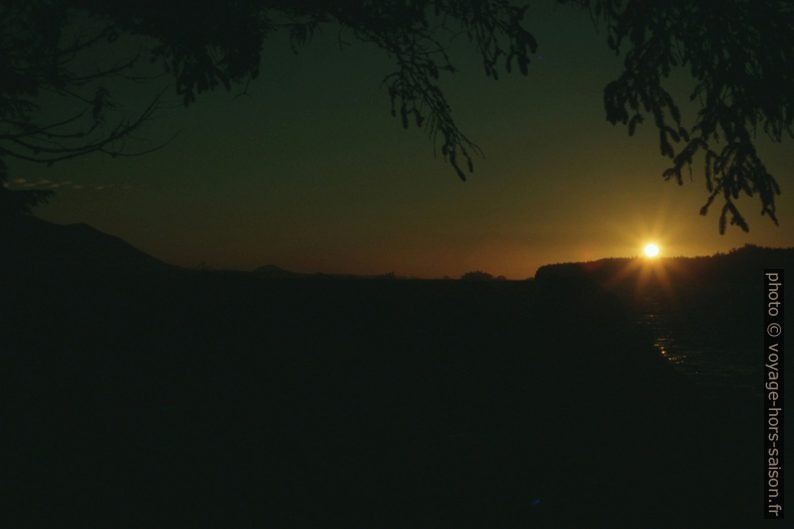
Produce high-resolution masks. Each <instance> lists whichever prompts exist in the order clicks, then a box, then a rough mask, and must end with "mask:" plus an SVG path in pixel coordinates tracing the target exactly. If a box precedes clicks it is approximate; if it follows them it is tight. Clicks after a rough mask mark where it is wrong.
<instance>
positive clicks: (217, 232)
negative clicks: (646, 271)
mask: <svg viewBox="0 0 794 529" xmlns="http://www.w3.org/2000/svg"><path fill="white" fill-rule="evenodd" d="M527 27H528V29H529V30H530V31H532V32H533V34H534V35H535V36H536V38H537V39H538V41H539V50H538V54H537V57H536V59H535V60H534V62H533V63H532V64H531V65H530V71H529V75H528V76H527V77H523V76H520V75H516V74H513V75H511V76H508V75H504V76H502V78H500V80H499V81H493V80H490V79H488V78H486V77H485V76H484V74H483V72H482V68H481V67H480V65H479V64H478V62H477V61H476V59H475V57H474V55H473V54H472V53H471V50H469V49H468V47H467V46H466V45H465V42H463V39H462V38H461V42H460V46H458V43H456V44H455V49H454V50H453V61H454V62H455V63H456V65H457V66H458V67H459V69H460V70H461V71H459V72H458V73H457V74H454V75H452V76H449V77H448V78H447V79H445V82H444V86H445V88H446V93H447V96H448V98H449V100H450V102H451V103H452V106H453V109H454V113H455V116H456V117H457V120H458V123H459V125H460V126H461V127H462V128H463V130H464V131H465V132H466V133H467V134H468V136H469V137H470V138H471V139H473V140H474V141H475V142H476V143H478V144H479V145H480V146H481V147H482V149H483V151H484V152H485V155H486V159H477V160H475V164H476V169H475V173H474V174H473V175H471V177H470V179H469V181H467V182H465V183H462V182H460V181H459V180H458V179H457V177H456V175H455V173H454V171H453V170H452V169H451V168H450V167H449V166H448V165H447V164H446V163H445V162H444V161H443V160H442V159H441V158H440V157H438V158H434V156H433V149H432V145H431V143H430V141H429V139H428V138H427V136H426V134H425V132H424V131H423V130H417V129H414V128H412V129H408V130H403V129H402V127H401V125H400V122H399V120H396V119H392V118H391V116H390V114H389V100H388V95H387V94H386V91H385V89H384V88H383V87H382V86H381V84H380V81H381V79H382V78H383V76H384V75H385V74H386V73H388V72H389V71H390V65H389V63H388V61H387V59H386V58H385V56H384V55H383V54H382V53H381V52H380V51H378V50H377V49H373V48H371V47H368V46H366V45H362V44H353V45H351V46H349V47H346V48H345V49H342V50H340V49H339V46H338V39H337V33H336V32H335V31H334V30H333V29H332V28H326V29H325V30H324V31H322V32H321V33H320V34H318V35H317V36H316V37H315V39H314V40H313V41H311V42H310V43H309V44H308V45H307V46H306V47H305V48H304V49H302V51H301V52H300V53H299V54H298V55H293V54H292V52H291V51H290V49H289V46H288V45H287V43H286V39H272V40H271V41H269V42H268V43H267V49H266V51H265V57H266V58H265V62H264V65H263V68H262V74H261V76H260V78H259V79H258V80H257V81H256V82H255V83H253V84H252V85H251V87H250V89H249V91H248V95H247V96H243V97H238V98H233V97H232V96H230V95H228V94H226V93H218V94H213V95H210V96H205V97H201V98H199V101H198V103H197V104H196V105H194V106H192V107H191V108H189V109H187V110H181V109H180V110H173V111H170V112H169V113H167V114H165V115H163V116H161V118H160V119H158V120H157V121H156V122H154V123H152V124H150V126H149V128H148V129H147V130H146V131H145V133H146V135H147V136H149V137H152V138H154V139H157V138H164V137H167V136H168V135H169V134H170V133H171V132H173V131H177V130H179V131H181V133H180V135H179V136H178V137H177V138H176V139H175V140H174V141H173V142H172V143H171V144H170V145H169V146H168V147H167V148H165V149H163V150H161V151H158V152H156V153H152V154H149V155H147V156H144V157H139V158H126V159H111V158H108V157H103V156H99V155H96V156H90V157H86V158H82V159H77V160H74V161H69V162H63V163H60V164H56V165H55V166H53V167H51V168H45V167H41V166H35V165H29V164H24V163H15V164H13V165H12V167H11V169H12V173H11V174H12V181H15V180H16V179H24V182H23V181H21V180H20V181H16V183H14V185H15V186H24V185H30V184H31V183H33V184H35V185H36V186H38V187H47V186H49V185H51V183H53V182H54V183H59V184H60V187H59V189H58V190H59V192H58V194H57V196H56V198H55V200H53V201H52V203H51V204H50V205H48V206H46V207H43V208H40V209H39V210H38V211H37V213H38V214H39V215H40V216H41V217H43V218H46V219H49V220H53V221H57V222H86V223H89V224H91V225H93V226H95V227H97V228H99V229H101V230H103V231H106V232H109V233H112V234H115V235H118V236H120V237H122V238H124V239H126V240H127V241H129V242H130V243H132V244H133V245H135V246H137V247H139V248H140V249H142V250H144V251H146V252H148V253H151V254H152V255H155V256H157V257H159V258H161V259H163V260H165V261H168V262H171V263H175V264H180V265H186V266H195V265H197V264H199V263H201V262H205V263H207V264H208V265H210V266H212V267H218V268H238V269H251V268H254V267H256V266H259V265H263V264H268V263H272V264H276V265H279V266H282V267H285V268H289V269H293V270H297V271H305V272H314V271H324V272H349V273H362V274H369V273H383V272H388V271H394V272H396V273H398V274H401V275H414V276H422V277H433V276H442V275H450V276H457V275H460V274H462V273H463V272H466V271H469V270H474V269H481V270H486V271H488V272H491V273H494V274H504V275H506V276H508V277H515V278H522V277H528V276H531V275H533V274H534V272H535V270H536V268H537V267H538V266H540V265H542V264H544V263H548V262H558V261H571V260H584V259H595V258H600V257H607V256H624V255H633V254H637V253H639V251H640V246H641V244H642V243H644V242H645V241H647V240H651V239H653V240H656V241H658V242H659V243H660V245H661V246H662V249H663V252H664V253H665V254H667V255H696V254H707V253H713V252H716V251H725V250H728V249H730V248H732V247H737V246H741V245H743V244H745V243H747V242H752V243H755V244H761V245H769V246H794V230H793V229H792V227H794V200H792V198H791V197H792V194H791V193H792V191H794V179H792V177H791V176H792V174H791V172H792V171H791V170H792V168H794V149H792V148H791V142H788V143H784V144H783V145H773V144H771V143H770V142H764V141H759V145H760V147H761V150H762V153H764V154H765V155H766V161H767V163H768V167H769V168H770V170H771V172H772V173H773V174H774V175H776V176H777V177H778V180H779V182H780V183H781V187H782V188H783V195H782V196H781V197H779V200H778V210H779V217H780V221H781V226H780V227H775V226H774V225H773V224H772V222H771V221H769V220H768V219H767V218H766V217H763V218H762V217H760V216H759V215H758V213H757V212H758V211H759V210H760V205H759V204H757V203H756V202H753V201H747V200H743V201H740V202H739V205H740V207H741V208H742V211H743V212H744V213H745V214H746V217H747V219H748V220H749V222H750V228H751V231H750V233H749V234H745V233H742V232H741V231H740V230H738V229H729V232H728V233H727V234H726V235H725V236H720V235H719V234H718V231H717V217H718V213H719V204H715V206H716V207H715V208H714V210H713V211H712V212H711V214H710V215H709V216H707V217H701V216H699V215H698V210H699V208H700V206H701V205H702V202H703V201H704V200H705V196H706V192H705V186H704V183H703V174H702V169H701V168H700V167H695V171H694V178H693V181H692V182H691V183H688V184H686V185H684V186H683V187H679V186H677V185H676V184H674V183H672V182H664V180H663V179H662V177H661V173H662V171H663V170H664V169H665V168H666V167H667V166H668V165H667V161H666V160H665V159H664V158H662V157H661V156H660V154H659V147H658V140H657V138H658V136H657V133H656V130H655V128H654V127H653V126H651V125H644V126H641V127H640V128H639V130H638V132H637V134H636V135H635V136H634V137H629V136H628V135H627V132H626V129H625V127H621V126H617V127H613V126H612V125H610V124H609V123H608V122H607V121H606V119H605V112H604V109H603V103H602V91H603V88H604V86H605V84H606V83H607V82H608V81H609V80H611V79H613V78H614V77H615V76H616V75H617V73H618V72H619V71H620V59H619V58H616V57H614V56H613V55H612V54H611V53H610V52H609V50H608V49H607V47H606V44H605V42H604V40H605V37H604V35H603V34H602V35H598V34H597V33H596V31H595V30H594V28H593V26H592V23H591V22H590V20H589V18H588V17H587V16H586V15H584V14H582V13H579V12H577V11H575V10H573V9H569V8H564V7H553V8H536V9H531V10H530V11H529V15H528V24H527ZM458 47H459V49H458ZM679 85H680V86H681V87H684V86H685V80H683V81H681V82H679ZM141 90H142V91H143V90H144V89H143V88H141ZM130 100H131V101H133V102H134V101H135V100H136V98H135V97H131V98H130ZM45 180H46V181H49V182H46V181H45Z"/></svg>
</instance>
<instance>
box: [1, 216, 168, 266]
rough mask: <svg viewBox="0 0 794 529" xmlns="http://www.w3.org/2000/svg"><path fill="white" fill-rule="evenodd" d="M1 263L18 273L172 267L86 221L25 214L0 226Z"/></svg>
mask: <svg viewBox="0 0 794 529" xmlns="http://www.w3.org/2000/svg"><path fill="white" fill-rule="evenodd" d="M0 248H2V249H3V253H4V254H5V255H6V256H7V257H6V258H5V259H4V260H3V264H2V266H3V267H4V268H7V270H6V271H7V272H14V273H18V274H23V275H26V274H30V273H53V274H58V275H62V276H67V275H72V274H77V275H86V274H91V275H94V276H105V275H107V274H113V275H117V274H120V273H124V272H145V271H153V270H158V269H166V268H174V267H173V266H172V265H168V264H166V263H164V262H162V261H160V260H159V259H156V258H155V257H152V256H151V255H148V254H146V253H144V252H142V251H141V250H139V249H137V248H135V247H134V246H132V245H131V244H129V243H127V242H126V241H124V240H122V239H121V238H119V237H116V236H113V235H108V234H107V233H104V232H101V231H99V230H97V229H96V228H93V227H91V226H89V225H87V224H82V223H81V224H65V225H64V224H55V223H52V222H47V221H45V220H42V219H39V218H36V217H32V216H25V217H22V218H20V219H18V220H16V221H14V222H13V223H9V224H6V225H4V226H3V227H2V228H0Z"/></svg>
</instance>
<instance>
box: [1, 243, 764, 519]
mask: <svg viewBox="0 0 794 529" xmlns="http://www.w3.org/2000/svg"><path fill="white" fill-rule="evenodd" d="M36 259H38V258H34V257H30V258H29V259H28V260H27V261H24V263H22V264H19V263H21V261H20V262H17V264H13V260H11V262H12V264H10V265H9V264H8V262H9V261H6V266H7V267H9V268H8V269H7V270H6V273H5V274H4V276H3V277H4V280H3V281H4V282H3V284H2V288H3V295H2V299H3V310H4V312H5V314H4V318H5V319H4V321H5V324H6V325H7V326H8V327H7V331H6V333H4V334H5V337H4V339H3V343H4V345H3V351H4V352H3V364H4V366H3V370H2V373H3V374H2V377H3V380H2V387H3V390H4V393H5V395H6V396H5V398H4V399H3V401H4V411H3V417H4V421H3V422H4V426H3V430H4V436H3V437H4V440H3V442H4V443H7V446H6V447H5V449H4V459H5V460H6V468H5V469H4V474H5V475H6V476H7V477H9V478H10V479H8V480H7V481H6V485H5V489H6V490H4V491H3V496H4V499H5V501H6V502H7V505H8V507H7V508H6V509H4V510H3V512H2V516H3V517H6V518H8V520H11V519H14V520H15V521H14V523H13V524H10V522H5V523H2V524H0V525H2V526H4V527H25V526H39V527H111V528H121V527H217V528H250V527H262V528H288V527H295V528H304V527H346V528H356V527H367V528H411V529H420V528H432V527H439V528H446V527H450V528H464V527H474V528H483V529H490V528H500V527H504V528H507V527H582V528H588V527H593V528H600V527H603V528H633V527H638V528H639V527H642V528H657V527H658V528H668V527H676V528H684V527H699V528H700V527H748V528H749V527H756V526H757V525H758V522H759V521H760V519H761V490H762V489H761V486H762V485H761V437H760V436H761V430H760V428H761V426H760V424H761V415H760V411H761V403H760V401H757V400H754V399H752V398H748V397H747V395H746V394H744V393H740V392H736V393H732V392H730V391H726V392H724V393H721V394H720V395H719V396H716V397H715V395H714V394H713V393H710V392H708V391H706V390H704V389H702V388H701V387H699V386H698V385H697V384H694V383H693V382H692V380H691V379H689V378H685V377H682V376H681V375H679V374H678V373H676V372H674V371H673V370H672V369H671V368H670V367H669V365H668V364H667V363H666V362H664V361H663V360H662V359H660V357H659V355H658V354H657V353H656V351H655V350H654V348H653V346H652V337H651V336H648V335H647V334H645V333H644V331H643V330H642V329H640V328H638V327H637V326H636V325H635V321H634V319H633V316H632V314H631V310H630V308H628V307H627V306H626V304H625V303H624V302H623V301H620V300H619V298H618V297H616V296H613V295H611V294H608V293H604V292H603V291H602V290H600V289H598V288H596V287H592V288H584V287H583V286H582V285H581V284H575V285H573V284H570V285H569V284H567V283H566V282H565V281H556V282H554V281H551V282H482V283H477V282H472V283H464V282H454V281H446V282H445V281H399V280H391V281H390V280H334V279H327V278H284V279H275V278H261V277H256V276H253V275H250V274H232V273H217V272H216V273H210V272H204V273H199V272H189V271H183V270H177V269H170V268H167V267H159V266H156V265H152V264H151V263H150V264H141V263H137V264H135V265H130V266H127V267H126V268H125V267H124V266H121V265H119V266H118V267H115V268H113V269H108V268H106V267H104V268H101V269H98V268H96V267H91V266H85V265H84V263H83V264H81V262H80V261H79V259H78V260H77V262H76V263H71V264H69V263H66V264H64V262H58V264H57V266H56V265H54V264H53V262H52V261H47V262H38V261H36ZM138 265H139V266H138Z"/></svg>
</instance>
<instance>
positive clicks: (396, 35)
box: [0, 0, 794, 233]
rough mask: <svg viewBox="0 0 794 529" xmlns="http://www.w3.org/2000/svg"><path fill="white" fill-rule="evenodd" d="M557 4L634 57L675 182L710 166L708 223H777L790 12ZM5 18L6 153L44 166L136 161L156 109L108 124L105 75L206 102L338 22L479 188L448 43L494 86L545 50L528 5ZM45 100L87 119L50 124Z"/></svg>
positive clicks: (639, 94) (642, 106) (119, 7)
mask: <svg viewBox="0 0 794 529" xmlns="http://www.w3.org/2000/svg"><path fill="white" fill-rule="evenodd" d="M558 1H559V2H560V3H564V4H571V5H573V6H578V7H580V8H582V9H586V10H587V11H588V12H589V13H590V15H591V16H592V18H593V20H594V22H595V23H597V24H599V25H604V26H606V28H607V45H608V46H609V48H611V49H612V50H613V51H614V52H615V53H616V54H619V55H622V56H623V59H624V70H623V72H622V74H621V75H620V76H619V77H618V78H617V79H615V80H614V81H612V82H611V83H609V84H608V85H607V86H606V88H605V90H604V104H605V108H606V117H607V120H608V121H610V122H611V123H613V124H617V123H621V124H624V125H626V126H627V128H628V132H629V134H633V133H634V131H635V130H636V127H637V126H638V125H639V124H640V123H642V122H643V121H644V120H645V119H646V118H650V119H652V120H653V123H654V125H655V127H656V128H657V130H658V132H659V146H660V152H661V154H662V155H663V156H665V157H667V158H669V159H670V160H671V167H670V168H669V169H668V170H666V171H665V172H664V174H663V176H664V178H665V179H667V180H671V179H674V180H675V181H677V182H678V183H679V184H680V183H682V182H683V177H682V172H683V170H684V169H685V168H686V169H688V170H689V171H691V170H692V166H693V164H695V163H699V162H697V160H700V159H701V158H702V160H703V167H704V173H705V182H706V187H707V192H708V194H707V199H706V202H705V204H704V206H703V207H702V209H701V213H702V214H704V215H705V214H706V213H707V212H708V210H709V208H710V206H711V205H712V204H713V203H714V202H715V200H717V199H718V198H721V199H722V201H723V206H722V211H721V214H720V217H719V228H720V232H721V233H724V231H725V229H726V224H727V222H728V220H730V223H731V224H734V225H737V226H739V227H740V228H742V229H744V230H747V229H748V224H747V221H746V220H745V218H744V217H743V216H742V214H741V213H740V212H739V210H738V208H737V206H736V201H737V200H738V199H739V198H740V197H741V196H750V197H758V199H759V201H760V204H761V214H762V215H766V216H768V217H769V218H770V219H772V220H773V221H774V222H775V223H777V222H778V220H777V214H776V209H775V197H776V196H777V195H779V193H780V187H779V185H778V183H777V180H776V179H775V177H774V176H773V175H772V174H770V173H769V171H768V170H767V169H766V166H765V164H764V162H763V160H762V159H761V157H760V155H759V153H758V151H757V149H756V145H755V139H756V137H757V134H758V133H759V132H762V133H764V134H766V135H767V136H769V137H770V138H771V139H772V140H773V141H775V142H780V141H782V139H783V137H785V136H788V137H793V136H794V127H793V126H792V125H794V75H792V73H791V72H792V69H791V68H790V65H791V63H792V59H793V58H794V6H793V5H792V3H791V2H790V1H788V0H758V1H754V2H752V3H751V2H746V1H743V0H723V1H720V2H714V1H703V2H691V1H688V0H671V1H668V2H647V1H644V0H558ZM0 9H1V10H2V12H1V13H0V15H2V16H0V68H2V70H3V71H4V73H5V75H4V76H3V77H2V80H0V157H4V156H5V157H17V158H21V159H25V160H29V161H41V162H44V163H53V162H55V161H59V160H65V159H69V158H73V157H76V156H82V155H85V154H88V153H91V152H101V153H105V154H111V155H122V154H125V153H124V152H122V151H123V149H117V148H116V147H118V146H120V145H121V144H120V143H119V142H120V141H121V140H122V139H123V138H124V137H127V136H128V135H129V134H130V133H131V132H132V131H134V130H135V129H136V128H138V127H139V126H140V125H141V124H142V123H143V122H144V121H145V120H146V119H148V118H150V117H151V116H152V114H153V112H154V110H156V108H157V100H155V101H154V102H153V104H152V105H150V106H149V107H147V108H146V109H145V110H144V111H143V112H142V114H141V115H140V116H138V117H135V118H119V119H118V121H117V123H116V124H115V125H110V126H109V125H108V124H107V122H106V120H107V119H109V118H108V115H109V110H113V109H114V108H115V107H114V103H113V102H112V99H111V93H110V90H109V89H108V88H107V83H105V81H106V80H111V79H117V78H123V79H132V80H136V79H147V78H152V77H157V75H159V74H157V73H155V74H151V73H145V74H142V73H139V72H137V71H135V70H136V68H138V67H139V66H142V65H148V67H150V68H155V69H159V70H160V72H164V73H165V74H166V75H167V76H168V77H170V78H171V79H173V82H174V87H175V90H176V93H177V95H178V96H179V97H180V98H181V100H182V103H183V104H184V105H185V106H189V105H191V104H192V103H193V102H195V100H196V98H197V96H198V95H199V94H202V93H204V92H208V91H212V90H216V89H218V88H221V87H222V88H225V89H226V90H227V91H228V90H231V87H232V86H234V85H243V86H244V87H246V86H247V85H248V83H250V81H251V80H253V79H255V78H257V76H258V75H259V74H260V63H261V56H262V52H263V46H264V43H265V41H266V40H267V39H268V37H270V36H271V35H272V34H274V33H276V32H278V31H287V32H288V35H289V37H290V45H291V46H292V47H293V49H294V50H296V51H297V50H298V49H299V48H300V47H301V46H302V45H304V44H305V43H306V42H308V41H309V40H310V39H311V37H312V35H313V34H314V33H315V32H316V31H317V30H318V28H320V27H321V26H328V25H333V26H335V27H336V28H337V29H339V30H340V31H341V30H345V31H349V32H350V33H351V34H352V35H353V37H354V38H355V39H357V40H359V41H362V42H365V43H370V44H372V45H374V46H377V47H379V48H381V49H383V50H384V51H386V53H387V54H388V56H389V58H390V60H391V61H392V62H393V65H394V71H393V72H392V73H391V74H389V75H387V76H386V77H385V78H384V80H383V83H384V85H385V87H386V90H387V92H388V95H389V98H390V102H391V111H392V115H393V116H395V117H399V119H400V121H401V123H402V125H403V126H404V127H409V126H415V127H417V128H424V130H425V131H426V132H427V133H428V135H429V137H430V138H431V141H432V143H433V146H434V151H435V150H436V149H438V150H440V152H441V155H442V156H443V158H444V159H446V160H447V161H448V162H449V163H450V164H451V166H452V167H453V169H454V170H455V173H456V174H457V175H458V177H460V178H461V179H465V178H466V173H467V172H472V171H473V169H474V163H473V157H474V156H476V155H482V152H481V150H480V148H479V147H478V146H477V145H476V144H475V143H474V142H473V141H472V140H471V139H469V138H468V137H467V136H466V135H465V134H464V133H463V131H462V130H461V129H460V128H459V127H458V125H457V122H456V121H455V119H454V117H453V109H452V107H451V106H450V104H449V102H448V100H447V99H446V97H445V94H444V92H443V90H442V89H441V88H440V86H439V80H440V78H441V76H442V75H444V74H449V73H453V72H454V71H455V67H454V65H453V64H452V61H451V59H450V57H449V56H448V54H447V50H448V49H449V47H450V42H451V41H452V39H453V38H455V37H456V36H458V35H465V36H466V38H467V39H468V40H469V42H470V44H471V45H472V46H473V48H474V49H475V50H476V52H477V54H478V55H479V57H480V58H481V59H482V64H483V69H484V72H485V74H486V75H487V76H489V77H492V78H494V79H497V78H498V76H499V72H500V71H501V70H502V69H504V71H506V72H511V71H513V70H514V69H515V68H516V67H517V68H518V70H519V71H520V72H521V73H523V74H526V73H527V71H528V65H529V62H530V57H531V55H532V54H533V53H534V52H535V50H536V49H537V43H536V41H535V39H534V38H533V37H532V35H531V34H530V33H529V32H528V31H527V30H526V29H525V27H524V24H525V21H524V18H525V16H526V7H525V6H522V5H518V4H516V3H514V2H512V1H511V0H407V1H406V0H381V1H374V0H340V1H338V2H327V1H320V0H236V1H228V0H203V1H195V2H182V1H180V2H162V1H160V0H158V1H155V0H136V1H133V0H116V1H114V2H105V1H100V0H28V1H22V0H5V1H3V2H2V4H1V5H0ZM75 28H77V31H76V33H75ZM122 36H125V37H131V38H136V39H141V41H142V42H144V43H145V44H144V45H142V47H139V49H138V50H136V51H135V52H129V50H128V49H127V52H128V53H126V54H120V55H116V56H115V57H116V58H117V59H120V60H117V61H115V62H112V63H111V64H106V65H102V66H99V65H97V64H96V63H92V64H93V67H92V68H91V69H90V70H88V71H82V72H78V71H77V70H74V69H73V67H74V65H76V64H78V63H80V59H81V58H83V57H85V56H86V55H90V54H91V53H92V52H96V51H97V50H100V51H106V50H108V49H109V46H112V45H114V44H115V43H116V42H117V40H119V39H120V37H122ZM340 39H341V37H340ZM340 42H341V40H340ZM122 49H123V48H122ZM89 62H90V61H89ZM681 68H684V69H686V70H687V71H688V72H689V74H691V76H692V78H693V79H694V81H695V87H694V89H693V90H692V92H691V94H690V100H691V101H692V102H698V103H699V107H700V108H699V111H698V113H697V116H696V118H695V122H694V123H693V124H691V125H687V124H685V123H684V119H683V117H682V113H681V110H680V108H679V103H677V102H676V101H675V99H674V98H673V96H672V95H671V94H670V93H669V92H668V91H667V90H666V89H665V87H664V82H665V80H666V79H668V78H669V77H670V75H671V72H672V71H673V70H675V69H681ZM45 93H52V94H55V95H56V96H59V97H62V98H65V99H67V100H69V101H70V102H71V104H72V105H73V106H74V107H75V108H76V109H78V110H76V111H75V112H73V113H71V114H70V115H69V116H67V117H66V118H63V117H61V118H57V119H49V120H47V119H44V118H43V117H42V115H41V114H40V113H39V112H40V111H41V110H42V109H41V108H40V105H41V104H42V101H43V95H44V94H45ZM243 93H245V88H243Z"/></svg>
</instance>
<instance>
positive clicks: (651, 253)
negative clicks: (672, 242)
mask: <svg viewBox="0 0 794 529" xmlns="http://www.w3.org/2000/svg"><path fill="white" fill-rule="evenodd" d="M643 251H644V252H645V257H648V258H650V259H653V258H654V257H658V256H659V251H660V250H659V246H658V245H656V244H654V243H652V242H651V243H648V244H646V245H645V248H644V249H643Z"/></svg>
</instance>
